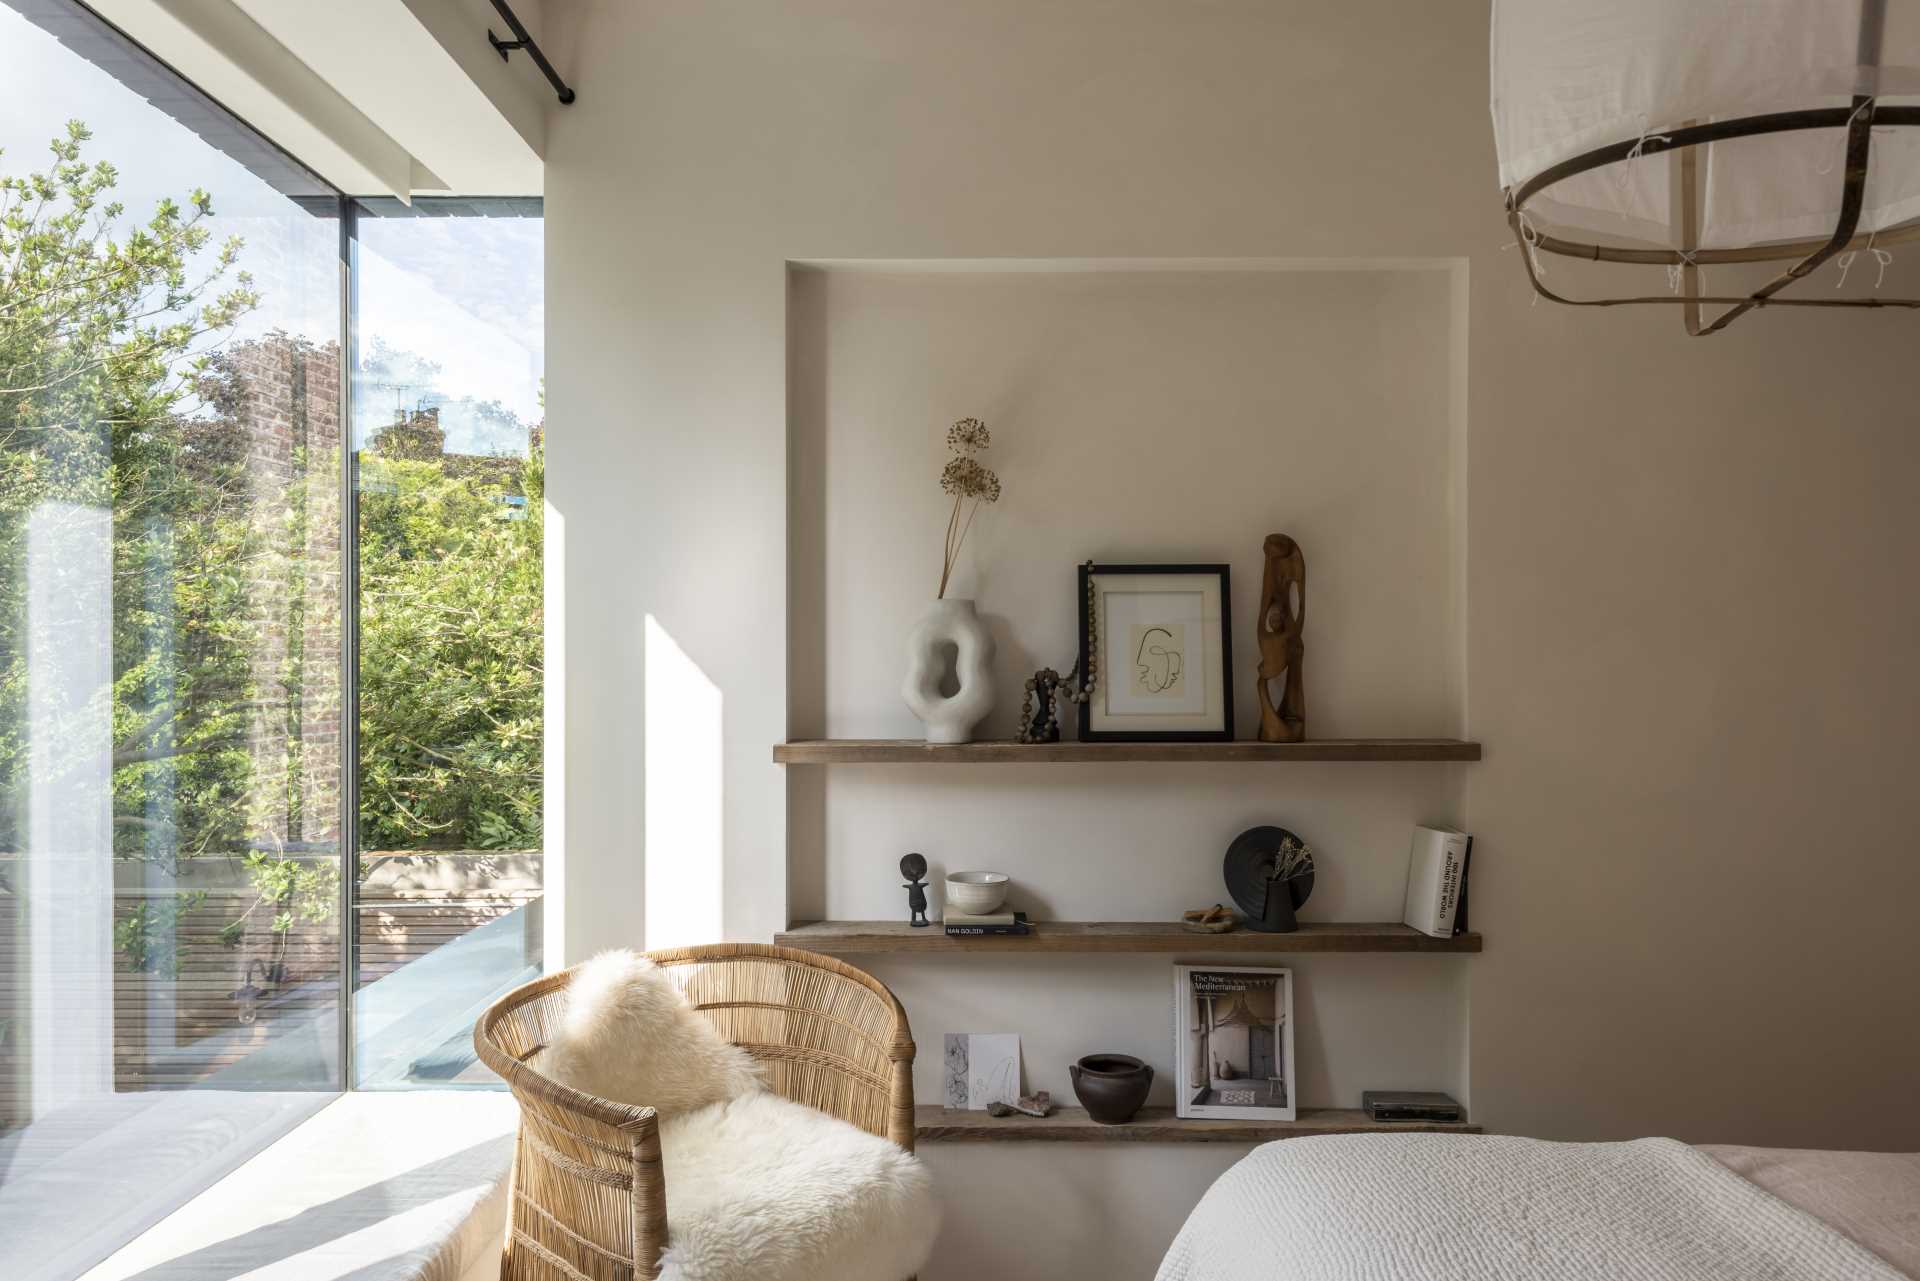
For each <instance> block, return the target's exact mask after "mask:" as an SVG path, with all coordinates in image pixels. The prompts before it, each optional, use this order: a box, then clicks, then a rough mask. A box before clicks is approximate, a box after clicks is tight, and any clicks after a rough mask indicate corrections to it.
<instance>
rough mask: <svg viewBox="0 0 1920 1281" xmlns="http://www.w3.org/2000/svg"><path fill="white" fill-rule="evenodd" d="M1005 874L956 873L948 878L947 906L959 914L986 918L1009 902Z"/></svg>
mask: <svg viewBox="0 0 1920 1281" xmlns="http://www.w3.org/2000/svg"><path fill="white" fill-rule="evenodd" d="M1007 885H1008V881H1007V876H1006V873H1004V872H955V873H953V874H952V875H950V876H948V877H947V906H948V907H950V908H953V909H954V910H955V911H958V912H970V913H972V914H973V915H974V916H985V915H986V914H987V913H989V912H997V911H999V910H1000V905H1001V904H1002V903H1005V902H1006V901H1007Z"/></svg>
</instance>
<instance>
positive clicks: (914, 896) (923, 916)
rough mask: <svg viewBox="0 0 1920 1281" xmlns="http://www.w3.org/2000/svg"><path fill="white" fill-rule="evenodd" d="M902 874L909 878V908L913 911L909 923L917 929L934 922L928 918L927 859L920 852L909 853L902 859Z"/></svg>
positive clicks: (906, 887) (907, 889)
mask: <svg viewBox="0 0 1920 1281" xmlns="http://www.w3.org/2000/svg"><path fill="white" fill-rule="evenodd" d="M900 875H902V876H904V877H906V878H907V883H906V885H905V887H904V888H905V889H906V891H907V910H908V911H909V912H912V913H913V915H912V916H911V917H910V918H908V920H907V924H908V925H911V926H913V927H914V928H915V929H919V928H920V927H921V926H923V925H931V924H933V922H931V921H929V920H928V919H927V887H926V884H925V883H924V882H925V877H926V875H927V860H926V859H925V858H924V857H922V856H921V855H919V854H909V855H907V856H906V857H905V858H903V859H901V860H900Z"/></svg>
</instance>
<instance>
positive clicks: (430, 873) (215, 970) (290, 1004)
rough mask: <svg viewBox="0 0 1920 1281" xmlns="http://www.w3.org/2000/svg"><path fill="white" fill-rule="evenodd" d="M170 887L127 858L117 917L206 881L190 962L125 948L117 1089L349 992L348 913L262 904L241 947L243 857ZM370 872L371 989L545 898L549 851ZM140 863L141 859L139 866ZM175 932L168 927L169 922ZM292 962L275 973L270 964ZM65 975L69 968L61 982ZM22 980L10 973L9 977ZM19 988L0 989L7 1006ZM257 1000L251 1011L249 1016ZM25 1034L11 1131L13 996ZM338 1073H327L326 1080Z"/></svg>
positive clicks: (207, 1066) (250, 1045)
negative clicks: (146, 969) (147, 881)
mask: <svg viewBox="0 0 1920 1281" xmlns="http://www.w3.org/2000/svg"><path fill="white" fill-rule="evenodd" d="M208 863H209V865H208V866H206V867H204V868H201V867H196V868H195V869H194V870H193V873H192V875H190V876H182V877H180V878H178V883H177V885H176V886H172V887H169V888H167V889H163V890H158V891H156V890H152V889H141V888H139V887H137V885H136V886H129V885H128V884H126V883H125V882H126V881H127V880H129V879H130V877H125V876H121V875H119V873H121V871H122V869H121V868H119V867H116V869H115V870H116V881H117V883H116V888H115V894H114V922H115V925H116V926H121V925H123V924H124V923H125V922H127V921H130V920H132V919H133V918H134V915H135V913H136V912H137V911H138V909H139V908H140V907H141V905H142V904H147V905H154V904H157V903H165V902H167V900H169V899H171V898H174V897H177V894H178V893H179V892H180V891H182V890H184V891H186V892H198V893H203V894H204V895H205V898H204V899H203V900H201V901H200V902H199V904H198V906H196V907H194V908H193V909H192V910H190V911H188V912H186V913H184V914H183V915H182V916H181V917H180V919H179V922H178V925H177V928H176V929H175V930H174V931H172V932H171V936H172V937H173V939H174V940H176V941H177V943H178V945H179V954H178V961H177V973H175V974H172V975H163V974H160V973H142V972H138V971H135V970H133V969H132V968H131V967H130V966H129V965H128V963H127V959H126V956H125V955H124V953H123V952H122V951H121V950H120V949H119V948H116V950H115V955H114V973H113V1077H114V1088H115V1089H116V1090H117V1091H123V1092H126V1091H142V1090H165V1089H184V1088H187V1087H190V1086H194V1085H198V1084H201V1083H203V1082H206V1081H207V1080H208V1079H209V1078H210V1077H212V1076H213V1074H214V1073H216V1072H218V1071H219V1070H220V1069H222V1068H224V1067H228V1066H230V1065H232V1064H234V1063H236V1062H239V1061H241V1060H243V1059H245V1058H246V1057H247V1055H248V1054H250V1053H252V1052H254V1051H255V1050H258V1049H260V1048H262V1047H263V1046H265V1045H266V1044H268V1042H270V1041H271V1040H273V1038H274V1034H275V1031H276V1027H277V1026H278V1025H281V1024H283V1023H287V1022H290V1021H293V1020H296V1019H301V1018H305V1017H311V1016H312V1015H313V1014H314V1013H315V1011H316V1010H318V1009H323V1008H327V1007H331V1006H333V1005H335V1004H336V1003H337V1002H338V1000H339V992H340V987H339V975H340V965H341V948H340V928H339V923H338V920H337V913H336V914H334V915H333V916H331V917H330V918H329V919H327V920H324V921H319V922H309V921H300V920H296V921H295V922H294V924H293V926H292V928H290V929H289V930H287V931H286V932H285V933H284V934H276V933H275V932H274V930H273V929H272V928H271V927H272V912H271V911H270V910H269V909H268V908H266V907H264V906H263V907H259V908H256V909H255V910H254V911H253V913H252V914H251V915H246V916H245V925H244V926H243V928H242V929H241V931H240V934H239V937H238V939H237V940H235V941H234V942H233V943H232V944H231V945H229V944H228V943H227V942H224V941H223V940H222V938H221V930H222V927H224V926H226V925H228V924H229V923H230V922H232V921H234V920H236V919H241V918H242V917H243V915H245V914H246V910H247V907H248V906H249V905H250V904H252V903H254V902H255V900H256V895H255V893H254V891H253V890H252V889H251V887H249V886H248V885H247V884H246V883H245V877H244V875H240V874H237V861H234V862H230V861H228V860H225V859H220V860H209V861H208ZM366 863H367V864H368V865H369V866H370V867H371V868H372V871H371V874H370V875H369V877H368V878H367V880H365V881H364V882H363V883H362V884H361V886H360V887H359V891H358V900H359V904H358V910H357V913H356V916H357V923H358V928H359V948H358V956H357V960H358V967H357V969H358V972H357V974H356V975H355V985H356V988H357V987H364V986H366V985H367V984H369V983H372V982H373V981H374V980H376V979H379V978H381V977H383V976H385V975H387V974H391V973H392V972H394V971H395V970H398V969H400V968H401V967H403V966H405V965H406V964H407V963H409V962H410V961H414V960H417V959H419V958H420V957H423V956H425V955H427V954H428V953H430V952H432V951H434V950H435V949H436V948H439V947H441V946H443V945H444V944H446V943H448V942H450V941H452V940H453V939H456V938H458V937H460V936H461V935H463V934H465V933H467V932H468V931H469V930H473V929H475V928H477V927H479V926H481V925H484V924H486V923H487V922H489V921H492V920H496V919H498V918H499V917H502V916H504V915H506V914H507V913H509V912H512V911H513V910H515V909H516V908H519V907H521V906H523V905H525V904H526V903H528V902H530V901H532V900H534V899H537V898H539V897H540V893H541V858H540V855H539V854H538V853H515V852H498V853H496V852H467V851H458V852H447V853H434V854H403V855H396V856H393V857H390V858H383V856H381V855H369V856H367V858H366ZM136 871H137V869H136ZM0 917H4V918H7V919H4V920H0V949H4V950H0V955H7V954H12V947H13V939H12V938H11V935H12V934H13V932H14V930H15V929H17V928H18V926H17V924H15V921H14V919H13V917H14V914H12V913H0ZM163 937H164V932H163ZM276 965H277V966H279V967H281V968H280V969H279V971H278V973H277V974H275V973H274V972H273V971H272V970H271V968H270V967H273V966H276ZM250 976H251V981H252V983H253V984H254V985H255V986H257V987H259V988H261V989H263V990H262V992H261V993H260V995H259V998H258V999H257V1000H255V1001H249V1000H247V999H246V998H244V997H242V996H239V995H236V994H237V993H239V992H240V991H241V990H242V989H243V988H245V987H246V986H247V985H248V983H249V978H250ZM58 983H59V978H58V976H56V986H58ZM12 986H13V985H10V984H0V989H10V988H11V987H12ZM11 995H12V994H11V993H10V992H9V991H6V990H0V1007H6V1006H10V1005H11V1004H12V1001H11V999H10V996H11ZM249 1012H251V1014H252V1017H251V1019H249V1018H248V1017H247V1016H248V1014H249ZM9 1014H13V1015H15V1017H14V1018H13V1020H12V1026H11V1031H12V1033H13V1036H4V1037H0V1129H6V1128H8V1127H10V1126H12V1125H15V1124H18V1123H20V1122H21V1121H23V1120H24V1119H25V1116H26V1107H25V1099H24V1098H23V1097H22V1095H23V1092H24V1090H25V1087H26V1083H25V1081H24V1079H23V1078H24V1073H25V1071H26V1064H25V1061H24V1059H25V1055H24V1054H23V1053H22V1052H21V1050H22V1047H20V1046H19V1045H18V1044H17V1043H16V1042H15V1041H14V1036H23V1035H24V1034H25V1031H26V1028H25V1026H24V1019H22V1018H20V1017H18V1016H19V1015H20V1014H24V1011H19V1012H17V1013H16V1012H14V1011H12V1010H10V1009H8V1008H0V1023H6V1022H8V1019H7V1016H8V1015H9ZM326 1084H328V1083H323V1082H316V1083H315V1085H314V1088H324V1087H325V1085H326Z"/></svg>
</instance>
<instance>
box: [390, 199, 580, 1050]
mask: <svg viewBox="0 0 1920 1281" xmlns="http://www.w3.org/2000/svg"><path fill="white" fill-rule="evenodd" d="M355 263H356V288H357V296H358V319H357V326H356V332H357V334H358V335H359V337H358V343H357V353H358V354H357V360H356V363H355V367H354V397H353V404H354V447H355V450H356V451H357V452H356V461H357V464H358V471H357V484H356V500H357V503H358V509H359V510H358V526H357V527H358V530H359V633H358V634H359V674H360V679H359V722H358V723H359V730H360V733H359V758H360V759H359V796H360V831H359V837H360V851H361V852H360V858H359V869H358V870H359V880H358V885H357V887H356V890H357V910H356V913H355V917H356V922H357V924H358V927H359V939H358V958H359V964H358V973H357V976H356V978H357V983H356V992H355V996H354V1009H355V1051H354V1065H355V1066H354V1083H355V1085H357V1086H362V1087H372V1088H379V1087H404V1086H410V1085H432V1086H446V1085H463V1084H472V1085H497V1084H498V1082H497V1080H496V1079H495V1078H494V1077H493V1076H492V1074H491V1073H489V1072H487V1071H486V1069H484V1068H483V1067H481V1066H480V1065H479V1064H478V1062H477V1061H476V1060H475V1057H474V1054H473V1046H472V1034H473V1021H474V1018H475V1017H476V1016H477V1015H478V1014H479V1013H480V1011H481V1010H483V1009H485V1008H486V1005H487V1004H488V1002H490V1001H491V1000H492V999H493V998H494V997H496V996H498V995H499V994H500V993H501V992H504V991H506V990H507V989H508V988H510V987H512V986H514V985H516V984H518V983H521V982H524V981H525V980H527V979H529V978H532V977H534V976H535V975H537V974H538V973H539V972H540V938H541V923H540V901H541V900H540V892H541V884H542V879H541V877H542V874H541V851H540V820H541V796H540V789H541V728H542V722H541V679H542V671H541V658H542V631H541V581H542V580H541V535H542V530H543V528H544V519H543V509H542V502H541V480H542V476H543V470H544V457H545V455H544V447H543V438H542V430H543V428H542V420H543V418H544V414H543V411H542V399H543V397H542V392H541V369H542V346H541V344H542V337H541V335H542V318H541V300H542V287H541V279H542V258H541V222H540V217H539V202H538V201H530V202H529V201H486V202H473V201H428V200H417V201H415V203H414V205H413V206H412V207H411V208H407V207H403V206H401V205H399V204H398V203H397V202H382V203H379V204H372V203H369V204H368V205H366V206H363V211H362V214H361V217H360V218H359V221H358V233H357V243H356V249H355Z"/></svg>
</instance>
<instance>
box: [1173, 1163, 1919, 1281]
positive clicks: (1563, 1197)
mask: <svg viewBox="0 0 1920 1281" xmlns="http://www.w3.org/2000/svg"><path fill="white" fill-rule="evenodd" d="M1625 1278H1631V1279H1632V1281H1920V1153H1914V1154H1903V1153H1879V1152H1800V1151H1787V1150H1782V1149H1769V1148H1743V1147H1689V1146H1688V1145H1686V1144H1684V1143H1680V1142H1677V1141H1675V1140H1673V1139H1636V1140H1633V1141H1632V1142H1628V1143H1548V1142H1544V1141H1541V1140H1537V1139H1521V1138H1511V1137H1505V1136H1485V1137H1482V1136H1474V1135H1457V1134H1365V1135H1328V1136H1324V1137H1317V1138H1305V1139H1288V1140H1285V1141H1283V1142H1278V1143H1269V1144H1267V1145H1265V1146H1264V1147H1260V1148H1256V1149H1255V1150H1254V1151H1253V1152H1251V1153H1250V1154H1248V1156H1247V1157H1246V1159H1245V1160H1243V1161H1241V1162H1240V1163H1239V1164H1237V1165H1235V1166H1234V1167H1233V1168H1232V1169H1230V1170H1228V1171H1227V1172H1226V1173H1225V1174H1223V1175H1222V1176H1221V1177H1220V1179H1219V1180H1218V1181H1217V1182H1216V1183H1215V1184H1214V1185H1213V1187H1211V1188H1210V1189H1208V1191H1207V1193H1206V1195H1205V1196H1204V1197H1202V1198H1201V1200H1200V1203H1199V1204H1198V1205H1197V1206H1195V1207H1194V1210H1193V1213H1192V1214H1191V1215H1190V1216H1188V1219H1187V1222H1186V1224H1185V1225H1184V1226H1183V1227H1182V1228H1181V1230H1180V1233H1179V1235H1178V1236H1177V1237H1176V1238H1175V1239H1174V1242H1173V1245H1172V1247H1171V1248H1170V1249H1169V1250H1168V1252H1167V1256H1166V1259H1165V1260H1164V1261H1163V1262H1162V1263H1161V1265H1160V1271H1159V1274H1158V1281H1469V1279H1471V1281H1622V1279H1625Z"/></svg>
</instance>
